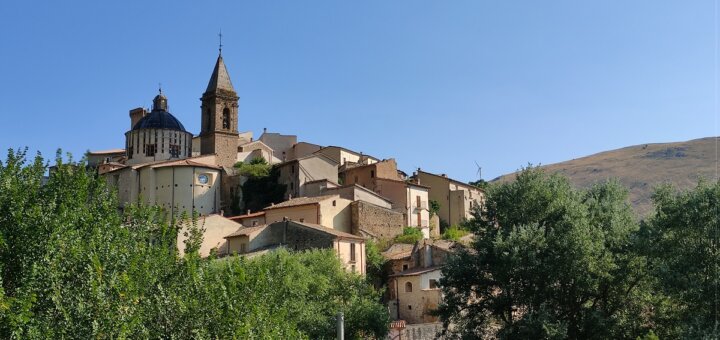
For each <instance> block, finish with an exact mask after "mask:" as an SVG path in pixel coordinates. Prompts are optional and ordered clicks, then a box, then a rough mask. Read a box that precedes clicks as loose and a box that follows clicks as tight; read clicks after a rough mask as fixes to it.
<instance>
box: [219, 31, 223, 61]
mask: <svg viewBox="0 0 720 340" xmlns="http://www.w3.org/2000/svg"><path fill="white" fill-rule="evenodd" d="M218 38H220V48H218V51H219V52H220V55H222V46H223V45H222V28H221V29H220V33H218Z"/></svg>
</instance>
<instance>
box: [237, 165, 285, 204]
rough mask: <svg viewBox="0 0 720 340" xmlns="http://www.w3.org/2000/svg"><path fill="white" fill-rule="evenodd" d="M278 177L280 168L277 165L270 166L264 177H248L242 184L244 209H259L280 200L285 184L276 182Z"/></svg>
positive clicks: (283, 193)
mask: <svg viewBox="0 0 720 340" xmlns="http://www.w3.org/2000/svg"><path fill="white" fill-rule="evenodd" d="M279 177H280V170H279V169H278V168H277V167H272V168H270V172H269V173H268V175H267V176H265V177H249V178H248V180H247V181H245V183H244V184H243V185H242V192H243V195H242V197H243V203H244V206H245V209H250V210H252V211H259V210H262V209H263V208H265V207H267V206H269V205H270V204H271V203H278V202H282V201H283V196H284V195H285V190H286V186H285V184H279V183H278V178H279Z"/></svg>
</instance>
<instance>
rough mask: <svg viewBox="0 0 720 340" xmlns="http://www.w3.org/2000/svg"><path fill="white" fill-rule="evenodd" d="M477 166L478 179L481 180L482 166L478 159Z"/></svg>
mask: <svg viewBox="0 0 720 340" xmlns="http://www.w3.org/2000/svg"><path fill="white" fill-rule="evenodd" d="M475 166H477V176H478V180H480V179H482V167H481V166H480V164H478V162H477V161H475Z"/></svg>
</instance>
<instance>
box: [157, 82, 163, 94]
mask: <svg viewBox="0 0 720 340" xmlns="http://www.w3.org/2000/svg"><path fill="white" fill-rule="evenodd" d="M158 92H160V94H162V83H158Z"/></svg>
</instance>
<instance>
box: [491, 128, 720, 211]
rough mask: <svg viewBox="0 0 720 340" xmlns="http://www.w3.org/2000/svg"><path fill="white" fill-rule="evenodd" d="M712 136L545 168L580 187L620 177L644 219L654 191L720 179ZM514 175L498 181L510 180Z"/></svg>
mask: <svg viewBox="0 0 720 340" xmlns="http://www.w3.org/2000/svg"><path fill="white" fill-rule="evenodd" d="M718 138H720V137H716V138H714V137H708V138H701V139H695V140H691V141H687V142H678V143H656V144H643V145H635V146H630V147H626V148H622V149H617V150H612V151H605V152H601V153H597V154H594V155H591V156H587V157H583V158H577V159H573V160H570V161H565V162H561V163H556V164H550V165H544V166H542V168H544V169H545V170H547V171H549V172H559V173H562V174H564V175H566V176H568V177H569V178H570V180H571V181H572V182H573V183H574V184H575V185H576V186H578V187H583V188H587V187H589V186H591V185H592V184H593V183H596V182H598V181H604V180H606V179H608V178H617V179H619V180H620V182H621V183H622V184H623V185H625V186H626V187H627V188H628V189H629V190H630V203H631V204H632V205H633V207H634V208H635V211H636V212H637V213H638V214H639V215H640V216H647V215H648V214H649V213H651V212H652V209H653V207H652V200H651V195H652V192H653V188H654V187H655V186H657V185H659V184H662V183H671V184H673V185H674V186H675V187H677V188H680V189H688V188H691V187H693V186H695V185H696V184H697V182H698V179H700V178H705V179H709V180H714V179H717V173H716V171H717V159H716V158H717V157H716V149H715V148H716V139H718ZM514 176H515V175H514V173H513V174H508V175H504V176H501V177H498V178H496V179H495V180H494V181H507V180H512V179H513V178H514Z"/></svg>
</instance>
